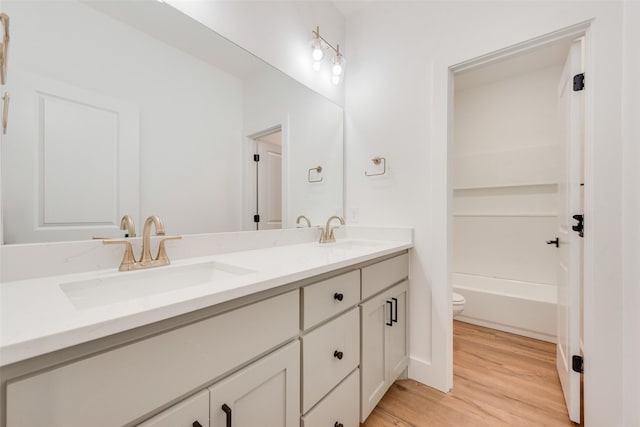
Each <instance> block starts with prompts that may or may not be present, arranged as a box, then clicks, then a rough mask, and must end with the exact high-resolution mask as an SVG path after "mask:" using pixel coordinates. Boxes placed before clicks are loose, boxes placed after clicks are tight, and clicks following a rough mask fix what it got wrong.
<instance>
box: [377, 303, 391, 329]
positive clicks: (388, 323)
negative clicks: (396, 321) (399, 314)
mask: <svg viewBox="0 0 640 427" xmlns="http://www.w3.org/2000/svg"><path fill="white" fill-rule="evenodd" d="M387 304H389V321H388V322H387V321H385V322H384V323H385V324H386V325H387V326H393V301H387ZM378 307H379V306H378Z"/></svg>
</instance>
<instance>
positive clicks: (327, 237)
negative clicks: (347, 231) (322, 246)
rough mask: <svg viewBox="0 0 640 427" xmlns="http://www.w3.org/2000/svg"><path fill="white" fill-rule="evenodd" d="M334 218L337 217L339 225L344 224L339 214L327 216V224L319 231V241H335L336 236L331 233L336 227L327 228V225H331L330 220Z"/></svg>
mask: <svg viewBox="0 0 640 427" xmlns="http://www.w3.org/2000/svg"><path fill="white" fill-rule="evenodd" d="M334 219H337V220H338V221H340V224H341V225H344V219H342V217H341V216H338V215H333V216H331V217H329V219H328V220H327V225H326V226H325V227H324V230H322V231H321V233H320V243H331V242H335V241H336V236H334V234H333V230H334V229H335V228H336V227H331V228H329V226H330V225H331V221H333V220H334Z"/></svg>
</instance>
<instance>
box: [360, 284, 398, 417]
mask: <svg viewBox="0 0 640 427" xmlns="http://www.w3.org/2000/svg"><path fill="white" fill-rule="evenodd" d="M389 309H390V305H388V304H387V295H386V294H381V295H378V296H375V297H373V298H372V299H370V300H369V301H367V302H365V303H364V304H362V305H361V306H360V316H361V317H360V325H361V333H362V336H361V339H362V351H361V362H360V370H361V373H360V374H361V378H360V383H361V387H360V414H361V420H360V421H364V420H365V419H366V418H367V416H369V414H370V413H371V411H372V410H373V408H375V406H376V405H377V404H378V402H379V401H380V399H381V398H382V396H383V395H384V393H385V392H386V391H387V387H386V385H387V383H388V379H387V375H388V369H387V351H386V348H387V347H388V345H387V340H388V339H389V336H388V333H387V328H388V327H389V326H387V324H388V323H390V322H391V316H390V311H389Z"/></svg>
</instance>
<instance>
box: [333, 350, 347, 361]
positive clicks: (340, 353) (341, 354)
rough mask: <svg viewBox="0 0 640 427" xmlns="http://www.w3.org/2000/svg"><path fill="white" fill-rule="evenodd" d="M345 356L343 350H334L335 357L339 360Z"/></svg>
mask: <svg viewBox="0 0 640 427" xmlns="http://www.w3.org/2000/svg"><path fill="white" fill-rule="evenodd" d="M343 356H344V353H342V352H341V351H338V350H336V351H334V352H333V357H335V358H336V359H338V360H342V357H343Z"/></svg>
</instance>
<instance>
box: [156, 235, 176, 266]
mask: <svg viewBox="0 0 640 427" xmlns="http://www.w3.org/2000/svg"><path fill="white" fill-rule="evenodd" d="M180 239H182V236H169V237H165V238H164V239H162V240H160V245H159V246H158V256H157V257H156V259H155V260H156V261H159V263H158V265H166V264H169V263H170V262H169V257H168V256H167V249H166V247H165V245H164V242H166V241H167V240H180Z"/></svg>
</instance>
